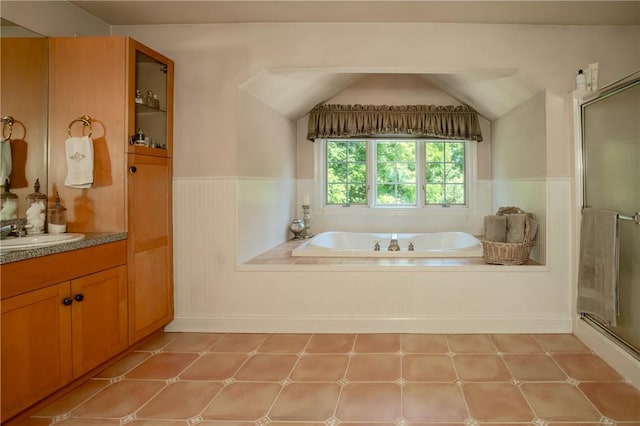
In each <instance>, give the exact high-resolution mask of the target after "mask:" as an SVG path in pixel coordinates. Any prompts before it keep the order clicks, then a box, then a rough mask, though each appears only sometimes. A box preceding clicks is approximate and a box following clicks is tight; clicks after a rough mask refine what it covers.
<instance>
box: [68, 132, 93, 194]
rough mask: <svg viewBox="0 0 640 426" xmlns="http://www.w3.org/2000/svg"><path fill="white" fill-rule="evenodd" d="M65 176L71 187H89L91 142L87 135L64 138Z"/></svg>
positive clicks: (91, 162)
mask: <svg viewBox="0 0 640 426" xmlns="http://www.w3.org/2000/svg"><path fill="white" fill-rule="evenodd" d="M65 143H66V150H65V152H66V157H67V178H66V179H65V180H64V184H65V185H66V186H69V187H71V188H91V185H92V184H93V142H92V141H91V138H89V136H81V137H70V138H69V139H67V140H66V142H65Z"/></svg>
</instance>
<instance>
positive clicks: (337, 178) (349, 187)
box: [327, 141, 367, 204]
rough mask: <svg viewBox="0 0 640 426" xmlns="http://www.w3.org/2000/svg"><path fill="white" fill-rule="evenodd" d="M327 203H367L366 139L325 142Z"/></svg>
mask: <svg viewBox="0 0 640 426" xmlns="http://www.w3.org/2000/svg"><path fill="white" fill-rule="evenodd" d="M327 204H367V143H366V142H365V141H328V142H327Z"/></svg>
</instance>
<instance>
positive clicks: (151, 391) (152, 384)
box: [71, 380, 166, 418]
mask: <svg viewBox="0 0 640 426" xmlns="http://www.w3.org/2000/svg"><path fill="white" fill-rule="evenodd" d="M165 386H166V384H165V382H164V381H157V380H123V381H121V382H116V383H114V384H112V385H110V386H109V387H107V388H106V389H104V390H102V391H101V392H99V393H98V394H96V395H94V396H93V397H92V398H91V399H89V400H88V401H86V402H84V403H83V404H81V405H80V406H79V407H78V408H76V409H75V410H73V411H72V412H71V415H72V417H102V418H104V417H107V418H121V417H125V416H128V415H130V414H132V413H134V412H135V411H137V410H138V409H139V408H140V407H142V406H143V405H144V404H145V403H146V402H147V401H148V400H149V399H151V397H153V396H154V395H155V394H156V393H158V392H159V391H160V390H162V389H163V388H164V387H165Z"/></svg>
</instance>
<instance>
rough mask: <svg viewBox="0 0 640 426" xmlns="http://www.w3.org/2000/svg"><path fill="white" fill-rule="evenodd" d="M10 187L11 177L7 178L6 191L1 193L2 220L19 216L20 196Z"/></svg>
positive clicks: (0, 212)
mask: <svg viewBox="0 0 640 426" xmlns="http://www.w3.org/2000/svg"><path fill="white" fill-rule="evenodd" d="M10 189H11V185H10V184H9V179H5V181H4V191H3V192H2V194H0V220H11V219H17V218H18V196H17V195H16V194H14V193H13V192H11V191H9V190H10Z"/></svg>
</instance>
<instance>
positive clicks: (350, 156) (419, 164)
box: [319, 139, 469, 208]
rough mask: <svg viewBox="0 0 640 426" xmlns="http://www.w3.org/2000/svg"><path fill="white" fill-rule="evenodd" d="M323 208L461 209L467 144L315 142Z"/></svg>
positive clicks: (466, 168) (412, 141)
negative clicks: (318, 148)
mask: <svg viewBox="0 0 640 426" xmlns="http://www.w3.org/2000/svg"><path fill="white" fill-rule="evenodd" d="M319 142H320V143H321V144H322V145H321V146H322V147H323V148H324V149H323V150H322V152H323V155H322V160H321V161H322V170H324V179H323V181H324V182H323V187H324V200H325V205H327V206H331V205H340V206H351V205H355V206H365V207H384V208H389V207H418V206H446V207H448V206H466V205H467V204H468V199H467V192H468V188H467V186H468V176H467V175H468V161H469V158H468V155H467V144H468V142H464V141H458V140H425V139H366V140H362V139H360V140H351V139H349V140H344V139H328V140H322V141H319Z"/></svg>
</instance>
